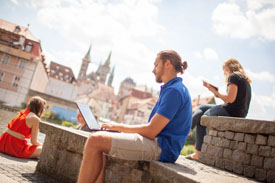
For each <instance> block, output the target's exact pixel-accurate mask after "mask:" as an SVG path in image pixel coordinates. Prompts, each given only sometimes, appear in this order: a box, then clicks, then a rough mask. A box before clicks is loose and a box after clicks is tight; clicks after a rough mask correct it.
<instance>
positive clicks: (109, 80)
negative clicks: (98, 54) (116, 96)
mask: <svg viewBox="0 0 275 183" xmlns="http://www.w3.org/2000/svg"><path fill="white" fill-rule="evenodd" d="M114 72H115V66H114V67H113V69H112V71H111V74H110V76H109V78H108V86H110V87H112V83H113V79H114Z"/></svg>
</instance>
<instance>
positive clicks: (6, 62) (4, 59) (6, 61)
mask: <svg viewBox="0 0 275 183" xmlns="http://www.w3.org/2000/svg"><path fill="white" fill-rule="evenodd" d="M9 61H10V56H9V55H5V56H4V58H3V59H2V64H8V63H9Z"/></svg>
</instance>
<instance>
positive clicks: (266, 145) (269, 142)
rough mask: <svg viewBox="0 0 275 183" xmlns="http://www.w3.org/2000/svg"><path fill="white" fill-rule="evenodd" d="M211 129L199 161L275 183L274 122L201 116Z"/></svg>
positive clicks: (205, 138)
mask: <svg viewBox="0 0 275 183" xmlns="http://www.w3.org/2000/svg"><path fill="white" fill-rule="evenodd" d="M201 124H202V125H204V126H207V127H209V128H210V130H209V133H208V135H206V136H205V137H204V143H203V145H202V150H201V157H200V162H202V163H205V164H207V165H210V166H215V167H218V168H221V169H225V170H228V171H231V172H234V173H237V174H240V175H244V176H246V177H250V178H255V179H257V180H259V181H267V182H270V183H274V182H275V122H274V121H262V120H251V119H241V118H230V117H206V116H203V117H202V121H201Z"/></svg>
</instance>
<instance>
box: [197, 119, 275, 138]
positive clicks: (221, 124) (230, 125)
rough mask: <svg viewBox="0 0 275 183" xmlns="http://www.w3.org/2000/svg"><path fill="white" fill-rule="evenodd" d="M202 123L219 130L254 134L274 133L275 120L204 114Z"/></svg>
mask: <svg viewBox="0 0 275 183" xmlns="http://www.w3.org/2000/svg"><path fill="white" fill-rule="evenodd" d="M201 125H203V126H207V127H209V128H213V129H216V130H218V131H232V132H241V133H249V134H251V133H253V134H274V131H275V123H274V121H266V120H254V119H244V118H231V117H222V116H202V118H201Z"/></svg>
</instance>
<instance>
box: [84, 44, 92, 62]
mask: <svg viewBox="0 0 275 183" xmlns="http://www.w3.org/2000/svg"><path fill="white" fill-rule="evenodd" d="M91 47H92V43H91V44H90V47H89V50H88V52H87V53H86V55H85V57H84V58H87V59H89V60H90V52H91Z"/></svg>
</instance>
